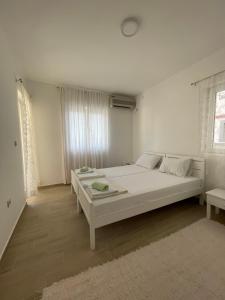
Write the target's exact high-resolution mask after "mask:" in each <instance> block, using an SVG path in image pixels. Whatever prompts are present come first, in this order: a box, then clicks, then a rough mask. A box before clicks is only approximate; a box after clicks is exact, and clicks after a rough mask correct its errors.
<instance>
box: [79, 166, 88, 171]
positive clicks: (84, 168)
mask: <svg viewBox="0 0 225 300" xmlns="http://www.w3.org/2000/svg"><path fill="white" fill-rule="evenodd" d="M88 170H89V168H88V167H85V166H84V167H82V168H80V172H81V173H85V172H87V171H88Z"/></svg>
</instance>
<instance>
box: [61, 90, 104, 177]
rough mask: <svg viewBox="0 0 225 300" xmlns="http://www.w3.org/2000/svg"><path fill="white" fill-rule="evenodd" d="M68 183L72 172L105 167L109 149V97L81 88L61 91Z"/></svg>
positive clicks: (102, 93)
mask: <svg viewBox="0 0 225 300" xmlns="http://www.w3.org/2000/svg"><path fill="white" fill-rule="evenodd" d="M60 99H61V107H62V121H63V135H64V158H65V177H66V182H67V183H69V182H70V171H71V169H76V168H80V167H82V166H84V165H85V166H90V167H93V168H101V167H104V166H105V165H106V162H107V156H108V148H109V96H108V94H106V93H104V92H100V91H92V90H86V89H82V88H68V87H63V88H60Z"/></svg>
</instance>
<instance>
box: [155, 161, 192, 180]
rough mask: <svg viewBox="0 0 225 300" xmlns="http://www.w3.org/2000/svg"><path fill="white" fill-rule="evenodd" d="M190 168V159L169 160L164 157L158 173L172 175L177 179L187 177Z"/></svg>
mask: <svg viewBox="0 0 225 300" xmlns="http://www.w3.org/2000/svg"><path fill="white" fill-rule="evenodd" d="M190 168H191V159H190V158H171V157H164V159H163V161H162V163H161V165H160V168H159V171H160V172H163V173H169V174H173V175H176V176H179V177H185V176H187V175H188V173H189V171H190Z"/></svg>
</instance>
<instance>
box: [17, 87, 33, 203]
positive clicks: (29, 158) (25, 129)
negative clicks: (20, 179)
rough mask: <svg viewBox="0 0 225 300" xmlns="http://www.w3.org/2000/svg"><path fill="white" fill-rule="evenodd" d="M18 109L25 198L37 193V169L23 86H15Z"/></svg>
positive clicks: (28, 99) (28, 103)
mask: <svg viewBox="0 0 225 300" xmlns="http://www.w3.org/2000/svg"><path fill="white" fill-rule="evenodd" d="M17 94H18V108H19V117H20V129H21V141H22V155H23V171H24V187H25V193H26V196H27V197H30V196H33V195H35V194H36V192H37V168H36V156H35V144H34V134H33V121H32V107H31V103H30V97H29V95H28V93H27V91H26V89H25V88H24V86H23V83H21V82H18V84H17Z"/></svg>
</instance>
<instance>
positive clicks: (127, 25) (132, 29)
mask: <svg viewBox="0 0 225 300" xmlns="http://www.w3.org/2000/svg"><path fill="white" fill-rule="evenodd" d="M139 27H140V22H139V20H138V18H136V17H129V18H126V19H124V20H123V22H122V23H121V26H120V28H121V33H122V35H123V36H125V37H132V36H134V35H135V34H136V33H137V32H138V30H139Z"/></svg>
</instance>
